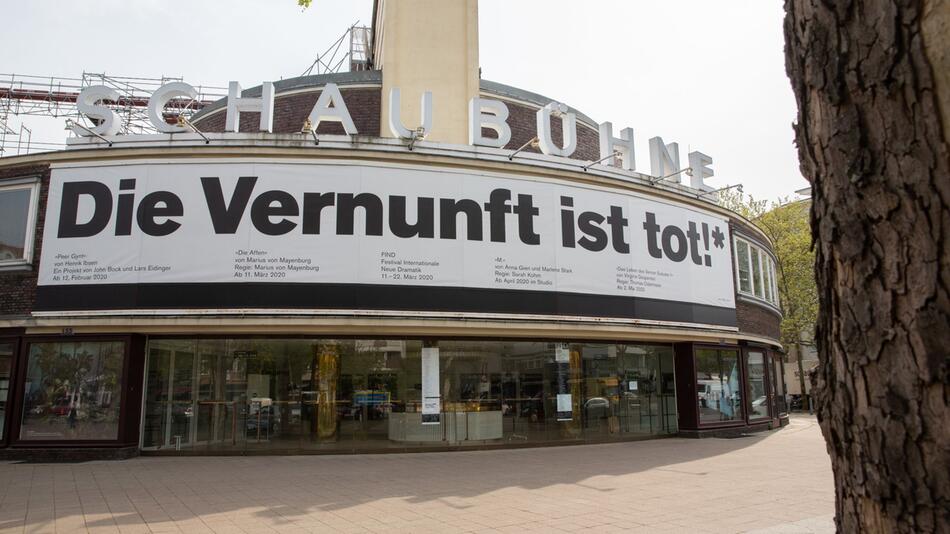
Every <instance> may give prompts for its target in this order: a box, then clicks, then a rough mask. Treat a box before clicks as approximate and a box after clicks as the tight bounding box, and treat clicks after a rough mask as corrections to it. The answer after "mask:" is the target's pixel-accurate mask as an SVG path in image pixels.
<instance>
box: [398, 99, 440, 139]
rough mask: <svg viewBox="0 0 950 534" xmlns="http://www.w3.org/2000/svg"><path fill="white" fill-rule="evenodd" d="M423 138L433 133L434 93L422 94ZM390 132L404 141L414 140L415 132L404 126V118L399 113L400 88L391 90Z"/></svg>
mask: <svg viewBox="0 0 950 534" xmlns="http://www.w3.org/2000/svg"><path fill="white" fill-rule="evenodd" d="M419 105H420V107H421V108H422V118H421V120H422V124H421V127H422V136H423V137H425V136H426V134H428V133H429V132H430V131H432V93H431V92H430V91H426V92H424V93H422V101H421V102H420V104H419ZM389 131H390V132H392V134H393V135H395V136H396V137H401V138H403V139H412V138H413V136H414V135H415V132H414V131H413V130H410V129H409V128H406V127H405V126H403V125H402V117H401V113H400V112H399V88H398V87H393V88H392V89H390V90H389Z"/></svg>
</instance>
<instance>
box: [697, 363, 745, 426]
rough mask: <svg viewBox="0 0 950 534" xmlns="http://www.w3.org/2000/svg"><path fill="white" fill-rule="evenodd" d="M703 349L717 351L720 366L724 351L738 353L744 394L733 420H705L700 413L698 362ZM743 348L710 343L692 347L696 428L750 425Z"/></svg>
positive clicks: (740, 380)
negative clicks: (697, 392) (697, 395)
mask: <svg viewBox="0 0 950 534" xmlns="http://www.w3.org/2000/svg"><path fill="white" fill-rule="evenodd" d="M701 350H713V351H716V353H717V354H716V358H717V360H718V362H719V365H720V367H721V366H722V353H723V352H735V354H736V364H737V365H738V372H739V392H740V394H741V395H742V400H741V402H740V403H739V414H738V415H737V416H736V417H735V418H734V419H731V420H728V421H706V422H704V421H703V419H702V416H701V414H700V413H699V400H698V399H697V397H696V391H697V385H698V379H697V377H696V376H697V375H696V373H697V369H699V363H698V353H699V351H701ZM742 354H743V349H742V347H740V346H737V345H708V344H693V345H692V348H691V354H690V356H691V358H692V378H691V379H690V381H689V384H690V386H692V389H691V392H692V393H691V394H690V397H691V402H692V403H695V405H694V408H693V410H694V414H695V416H694V422H695V424H696V427H695V428H696V429H699V430H708V429H715V428H731V427H742V426H748V409H747V406H746V400H745V397H746V388H747V382H748V379H747V375H746V369H745V365H744V361H743V360H744V358H743V356H742Z"/></svg>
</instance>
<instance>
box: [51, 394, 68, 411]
mask: <svg viewBox="0 0 950 534" xmlns="http://www.w3.org/2000/svg"><path fill="white" fill-rule="evenodd" d="M69 405H70V403H69V397H60V398H58V399H56V402H54V403H53V408H52V410H50V411H52V412H53V415H69Z"/></svg>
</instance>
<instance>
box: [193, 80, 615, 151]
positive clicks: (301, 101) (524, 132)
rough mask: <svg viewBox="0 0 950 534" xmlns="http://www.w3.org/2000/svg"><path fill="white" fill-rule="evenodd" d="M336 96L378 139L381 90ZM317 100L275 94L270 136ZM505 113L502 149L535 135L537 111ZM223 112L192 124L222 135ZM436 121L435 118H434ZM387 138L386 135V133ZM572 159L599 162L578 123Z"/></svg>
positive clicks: (326, 126) (243, 125)
mask: <svg viewBox="0 0 950 534" xmlns="http://www.w3.org/2000/svg"><path fill="white" fill-rule="evenodd" d="M340 94H342V95H343V100H345V101H346V108H347V110H348V111H349V112H350V116H351V117H353V124H355V125H356V129H357V130H358V131H359V133H360V135H368V136H373V137H378V136H379V135H380V132H381V129H380V128H381V125H380V115H381V113H382V103H381V101H380V99H381V97H382V89H380V88H362V89H347V88H346V87H345V86H344V87H341V88H340ZM318 98H320V92H319V91H316V92H308V93H297V94H292V95H288V96H281V95H280V94H278V95H276V97H275V98H274V133H296V132H299V131H300V130H301V127H302V126H303V123H304V121H305V120H306V119H307V116H308V115H309V114H310V110H312V109H313V105H314V104H316V102H317V99H318ZM506 104H507V106H508V111H509V113H510V115H509V117H508V126H510V127H511V141H509V142H508V144H507V145H506V146H505V148H506V149H509V150H514V149H516V148H518V147H520V146H521V145H523V144H524V143H525V142H527V141H528V140H529V139H531V138H532V137H534V136H535V134H536V133H537V118H536V113H537V108H536V107H531V106H527V105H523V104H516V103H513V102H506ZM225 115H226V112H225V111H224V110H221V111H218V112H216V113H214V114H212V115H209V116H207V117H202V118H200V119H198V120H196V121H195V125H196V126H197V127H198V128H199V129H201V130H202V131H204V132H223V131H224V121H225ZM436 120H438V118H436ZM259 121H260V113H241V119H240V130H241V131H242V132H258V131H259V130H258V126H259V124H258V122H259ZM317 133H318V134H327V135H334V134H336V135H343V134H344V133H345V132H344V131H343V127H342V126H341V125H340V124H339V123H336V122H325V123H321V124H320V126H319V128H317ZM482 134H483V135H485V136H486V137H493V136H494V132H492V131H491V130H489V129H487V128H486V129H484V130H483V132H482ZM386 135H387V136H388V135H389V132H388V131H387V132H386ZM551 136H552V138H553V139H554V142H555V143H557V144H558V146H561V144H562V139H563V138H562V132H561V121H560V119H557V118H552V120H551ZM525 152H534V153H538V152H539V151H538V150H537V149H535V148H530V147H529V148H527V149H525ZM571 158H572V159H578V160H583V161H595V160H598V159H600V138H599V136H598V133H597V132H596V131H594V130H592V129H591V128H589V127H587V126H583V125H581V124H580V123H578V125H577V149H576V150H575V151H574V154H573V155H572V156H571Z"/></svg>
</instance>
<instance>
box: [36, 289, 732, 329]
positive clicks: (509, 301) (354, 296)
mask: <svg viewBox="0 0 950 534" xmlns="http://www.w3.org/2000/svg"><path fill="white" fill-rule="evenodd" d="M209 308H210V309H227V308H267V309H354V310H393V311H434V312H470V313H510V314H535V315H568V316H584V317H616V318H621V319H642V320H650V321H669V322H678V323H697V324H709V325H719V326H736V311H735V309H733V308H724V307H719V306H709V305H704V304H692V303H688V302H674V301H668V300H659V299H648V298H637V297H623V296H612V295H587V294H580V293H558V292H553V291H518V290H507V289H484V288H467V287H464V288H459V287H429V286H395V285H371V284H295V283H273V282H266V283H246V282H245V283H211V284H168V283H166V284H103V285H69V286H39V287H37V291H36V308H35V310H36V311H78V310H134V309H209Z"/></svg>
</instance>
